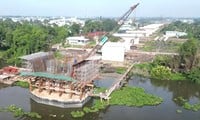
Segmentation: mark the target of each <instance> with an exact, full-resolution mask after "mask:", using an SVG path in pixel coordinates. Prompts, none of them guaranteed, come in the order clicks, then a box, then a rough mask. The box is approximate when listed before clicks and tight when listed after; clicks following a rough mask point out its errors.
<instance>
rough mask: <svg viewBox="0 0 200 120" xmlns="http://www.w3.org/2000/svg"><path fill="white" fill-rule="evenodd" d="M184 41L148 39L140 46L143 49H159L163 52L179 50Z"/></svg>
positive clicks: (153, 50) (147, 50)
mask: <svg viewBox="0 0 200 120" xmlns="http://www.w3.org/2000/svg"><path fill="white" fill-rule="evenodd" d="M182 44H183V42H182V41H177V40H168V41H147V42H145V43H144V46H143V47H141V48H140V50H142V51H146V52H155V51H157V50H159V51H162V52H178V50H179V48H180V46H181V45H182Z"/></svg>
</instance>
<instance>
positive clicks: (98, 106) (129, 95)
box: [71, 87, 163, 117]
mask: <svg viewBox="0 0 200 120" xmlns="http://www.w3.org/2000/svg"><path fill="white" fill-rule="evenodd" d="M162 101H163V99H162V98H160V97H158V96H155V95H152V94H148V93H146V92H145V90H144V89H143V88H139V87H123V88H122V89H119V90H116V91H114V92H113V93H112V94H111V99H110V101H109V102H108V101H102V102H101V101H100V100H99V99H95V101H94V104H93V106H92V107H84V108H83V110H82V111H73V112H71V115H72V117H82V116H84V115H85V114H87V113H93V112H98V111H100V110H102V109H105V108H106V107H107V106H109V105H124V106H132V107H142V106H153V105H158V104H160V103H162ZM82 112H83V113H85V114H83V113H82ZM77 114H78V115H77ZM79 114H80V115H79ZM74 115H75V116H74Z"/></svg>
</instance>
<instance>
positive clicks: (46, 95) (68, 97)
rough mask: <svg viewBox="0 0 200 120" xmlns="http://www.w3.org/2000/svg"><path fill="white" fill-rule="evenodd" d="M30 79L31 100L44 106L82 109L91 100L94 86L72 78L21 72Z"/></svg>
mask: <svg viewBox="0 0 200 120" xmlns="http://www.w3.org/2000/svg"><path fill="white" fill-rule="evenodd" d="M20 75H21V76H23V77H25V76H26V77H27V78H26V79H29V89H30V93H31V98H32V99H33V100H34V101H36V102H38V103H42V104H47V105H53V106H57V107H62V108H71V107H73V108H76V107H82V106H83V105H84V104H85V103H86V102H88V101H89V100H90V96H89V94H90V93H91V92H92V90H93V87H94V86H93V84H91V83H88V82H80V81H76V80H74V79H73V78H71V77H67V76H63V75H54V74H50V73H44V72H21V74H20Z"/></svg>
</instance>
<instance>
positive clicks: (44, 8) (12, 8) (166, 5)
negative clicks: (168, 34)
mask: <svg viewBox="0 0 200 120" xmlns="http://www.w3.org/2000/svg"><path fill="white" fill-rule="evenodd" d="M136 3H140V5H139V6H138V8H137V9H136V10H135V11H134V13H133V15H132V16H133V17H200V0H1V2H0V15H6V16H7V15H12V16H18V15H19V16H71V17H99V16H102V17H120V16H122V14H124V13H125V12H126V11H127V10H128V9H129V8H130V6H132V5H134V4H136Z"/></svg>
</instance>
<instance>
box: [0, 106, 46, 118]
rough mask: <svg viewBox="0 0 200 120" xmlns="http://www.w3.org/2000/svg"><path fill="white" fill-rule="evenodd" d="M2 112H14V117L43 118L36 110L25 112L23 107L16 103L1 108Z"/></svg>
mask: <svg viewBox="0 0 200 120" xmlns="http://www.w3.org/2000/svg"><path fill="white" fill-rule="evenodd" d="M0 112H11V113H13V115H14V117H24V116H26V117H30V118H37V119H40V118H42V117H41V116H40V115H39V114H38V113H36V112H24V110H23V109H22V108H19V107H17V106H16V105H10V106H8V107H5V108H0Z"/></svg>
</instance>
